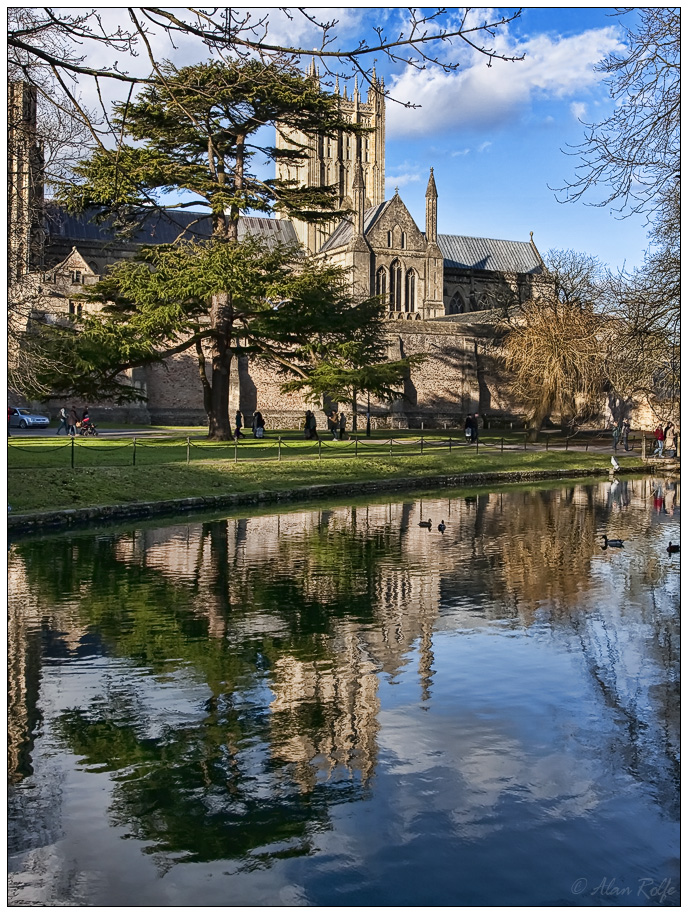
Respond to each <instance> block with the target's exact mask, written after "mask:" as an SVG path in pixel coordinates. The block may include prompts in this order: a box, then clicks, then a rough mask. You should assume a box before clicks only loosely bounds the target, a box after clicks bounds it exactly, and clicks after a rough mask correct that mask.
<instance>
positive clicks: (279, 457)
mask: <svg viewBox="0 0 689 915" xmlns="http://www.w3.org/2000/svg"><path fill="white" fill-rule="evenodd" d="M281 460H282V436H281V435H278V461H281Z"/></svg>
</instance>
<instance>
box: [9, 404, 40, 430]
mask: <svg viewBox="0 0 689 915" xmlns="http://www.w3.org/2000/svg"><path fill="white" fill-rule="evenodd" d="M49 425H50V420H49V419H48V417H47V416H41V415H40V414H38V413H32V412H31V410H26V409H25V408H24V407H10V426H11V427H12V428H14V429H37V428H39V427H41V426H49Z"/></svg>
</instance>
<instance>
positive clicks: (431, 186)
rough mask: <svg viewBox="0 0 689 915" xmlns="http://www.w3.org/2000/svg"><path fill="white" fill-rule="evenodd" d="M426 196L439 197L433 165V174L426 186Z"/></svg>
mask: <svg viewBox="0 0 689 915" xmlns="http://www.w3.org/2000/svg"><path fill="white" fill-rule="evenodd" d="M426 197H435V198H436V199H437V198H438V189H437V188H436V186H435V178H434V177H433V166H431V174H430V177H429V179H428V187H427V188H426Z"/></svg>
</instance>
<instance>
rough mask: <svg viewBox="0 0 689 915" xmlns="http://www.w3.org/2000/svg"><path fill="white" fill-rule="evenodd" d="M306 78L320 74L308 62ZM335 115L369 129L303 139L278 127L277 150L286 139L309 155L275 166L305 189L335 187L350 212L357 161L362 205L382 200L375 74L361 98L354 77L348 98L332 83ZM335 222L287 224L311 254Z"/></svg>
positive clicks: (380, 106)
mask: <svg viewBox="0 0 689 915" xmlns="http://www.w3.org/2000/svg"><path fill="white" fill-rule="evenodd" d="M307 75H308V76H310V77H311V78H312V79H314V80H320V74H319V72H318V70H317V68H316V65H315V63H314V62H313V61H312V62H311V64H310V66H309V69H308V71H307ZM335 94H336V95H337V98H338V104H339V109H340V113H341V114H342V115H343V116H344V117H345V118H346V119H347V120H349V121H351V123H352V124H361V125H362V126H364V127H371V128H373V130H372V132H371V133H370V134H368V135H366V136H363V137H354V136H352V135H348V134H344V133H343V132H342V131H340V132H339V133H338V135H337V136H335V137H325V136H322V135H320V134H319V135H317V136H315V137H313V136H309V137H307V136H306V135H305V134H303V133H301V132H287V131H285V130H284V128H281V127H280V126H279V125H278V129H277V142H276V146H277V147H278V148H279V149H286V148H294V147H292V146H290V143H289V140H288V136H290V135H291V136H293V138H294V140H295V141H296V142H298V143H299V144H303V145H304V146H305V147H306V148H307V149H308V154H309V157H308V159H306V160H304V161H303V162H302V163H301V164H300V165H287V164H285V163H280V162H278V165H277V178H278V179H283V180H297V181H299V182H300V183H301V184H303V185H304V186H305V187H323V186H324V185H334V186H335V187H336V188H337V198H336V203H337V206H338V208H343V209H353V207H354V179H355V174H356V168H355V166H356V163H357V162H360V163H361V167H362V172H363V181H364V187H365V207H366V209H368V208H369V207H372V206H377V205H378V204H380V203H383V201H384V200H385V87H384V84H383V80H382V79H381V80H379V79H378V78H377V76H376V73H375V70H374V71H373V75H372V78H371V85H370V86H369V89H368V93H367V95H366V100H365V101H363V100H362V97H361V94H360V92H359V80H358V77H357V78H356V79H355V82H354V92H353V93H352V97H351V98H349V97H348V95H347V88H346V87H345V88H344V90H343V91H342V92H340V86H339V80H338V81H336V83H335ZM338 222H339V219H338V220H333V221H332V222H331V223H326V224H324V225H320V226H315V225H310V224H309V223H305V222H301V221H299V220H296V219H293V220H292V223H293V225H294V228H295V230H296V233H297V237H298V238H299V241H300V242H301V244H302V245H303V246H304V247H305V248H306V249H307V250H309V251H310V252H311V253H314V254H315V253H316V252H317V251H318V250H319V249H320V247H321V245H322V244H323V242H324V241H325V240H326V238H328V236H329V235H331V233H332V232H333V231H334V230H335V228H336V227H337V224H338Z"/></svg>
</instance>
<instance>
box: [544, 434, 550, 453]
mask: <svg viewBox="0 0 689 915" xmlns="http://www.w3.org/2000/svg"><path fill="white" fill-rule="evenodd" d="M549 447H550V436H549V435H546V437H545V450H546V451H547V450H548V448H549Z"/></svg>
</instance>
